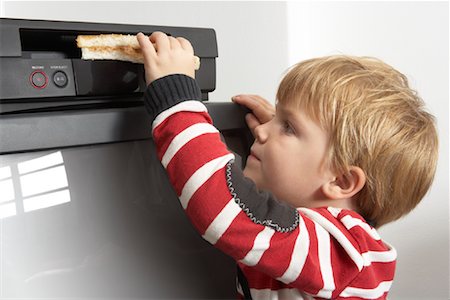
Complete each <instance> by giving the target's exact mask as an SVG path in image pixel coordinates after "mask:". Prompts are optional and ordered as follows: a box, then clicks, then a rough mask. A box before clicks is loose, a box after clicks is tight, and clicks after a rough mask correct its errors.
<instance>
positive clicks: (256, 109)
mask: <svg viewBox="0 0 450 300" xmlns="http://www.w3.org/2000/svg"><path fill="white" fill-rule="evenodd" d="M232 100H233V101H234V102H236V103H238V104H240V105H243V106H245V107H247V108H248V109H250V110H251V111H252V113H253V115H254V116H255V117H256V118H257V119H258V120H259V122H260V123H267V122H269V121H270V120H272V118H273V117H274V115H275V108H274V107H273V105H272V104H271V103H270V102H269V101H267V100H266V99H264V98H262V97H260V96H257V95H237V96H234V97H233V98H232Z"/></svg>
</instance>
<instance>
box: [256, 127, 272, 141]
mask: <svg viewBox="0 0 450 300" xmlns="http://www.w3.org/2000/svg"><path fill="white" fill-rule="evenodd" d="M268 123H269V122H268ZM268 123H264V124H261V125H258V126H256V127H255V139H256V141H258V142H259V143H261V144H263V143H265V142H266V141H267V138H268V137H269V134H268V130H267V125H268Z"/></svg>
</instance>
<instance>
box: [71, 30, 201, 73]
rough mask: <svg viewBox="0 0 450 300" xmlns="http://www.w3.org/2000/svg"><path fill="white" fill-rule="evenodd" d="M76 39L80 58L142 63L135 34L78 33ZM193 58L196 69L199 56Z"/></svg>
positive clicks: (198, 66)
mask: <svg viewBox="0 0 450 300" xmlns="http://www.w3.org/2000/svg"><path fill="white" fill-rule="evenodd" d="M76 41H77V46H78V48H81V58H82V59H86V60H97V59H112V60H121V61H129V62H133V63H140V64H143V63H144V57H143V55H142V51H141V47H140V46H139V42H138V40H137V37H136V36H135V35H124V34H99V35H79V36H78V37H77V39H76ZM194 60H195V70H198V69H199V68H200V58H199V57H197V56H194Z"/></svg>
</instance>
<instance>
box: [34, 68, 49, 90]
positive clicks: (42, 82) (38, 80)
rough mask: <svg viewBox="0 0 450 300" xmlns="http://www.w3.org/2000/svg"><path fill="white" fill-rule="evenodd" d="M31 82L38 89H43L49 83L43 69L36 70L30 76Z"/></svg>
mask: <svg viewBox="0 0 450 300" xmlns="http://www.w3.org/2000/svg"><path fill="white" fill-rule="evenodd" d="M30 80H31V84H32V85H33V86H34V87H35V88H37V89H43V88H45V87H46V85H47V82H48V81H47V75H45V73H44V72H42V71H35V72H33V73H32V74H31V76H30Z"/></svg>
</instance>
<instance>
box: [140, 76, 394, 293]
mask: <svg viewBox="0 0 450 300" xmlns="http://www.w3.org/2000/svg"><path fill="white" fill-rule="evenodd" d="M170 81H175V82H170ZM179 81H183V82H179ZM184 81H187V82H184ZM194 83H195V81H194V80H193V79H192V78H190V77H187V76H183V75H176V76H169V77H166V78H163V79H161V81H160V82H158V83H157V84H151V85H150V86H149V87H148V90H147V91H146V93H145V94H144V101H145V102H146V106H147V108H148V110H149V112H150V113H151V114H152V115H153V117H154V121H153V126H152V133H153V137H154V141H155V143H156V147H157V152H158V157H159V159H160V160H161V162H162V164H163V166H164V168H165V169H166V171H167V174H168V177H169V180H170V182H171V184H172V186H173V187H174V189H175V191H176V193H177V195H178V197H179V199H180V202H181V205H182V207H183V209H184V210H185V212H186V214H187V216H188V217H189V219H190V220H191V222H192V224H193V225H194V227H195V228H196V229H197V231H198V232H199V233H200V234H201V235H202V237H203V238H204V239H205V240H207V241H208V242H210V243H211V244H213V245H215V246H216V247H217V248H219V249H221V250H222V251H223V252H225V253H226V254H228V255H230V256H231V257H233V258H234V259H235V260H236V261H237V262H239V264H240V265H243V266H246V268H248V270H257V272H260V273H261V274H266V275H268V276H270V277H271V278H273V279H274V280H276V281H278V282H280V283H282V284H284V285H285V286H288V287H290V288H296V289H298V290H299V291H301V292H305V293H307V294H309V295H311V296H313V297H319V298H325V299H329V298H337V297H341V298H343V299H346V298H347V299H377V298H379V299H383V297H384V296H385V295H386V294H387V291H388V290H389V287H390V284H391V282H392V278H393V272H394V266H395V257H396V254H395V250H393V248H391V247H390V246H389V245H386V244H384V243H383V242H382V241H381V240H380V239H379V236H378V234H377V233H376V231H375V230H374V229H372V228H371V227H370V226H369V225H367V223H365V222H364V220H363V219H362V218H360V217H359V216H358V215H357V214H352V213H351V212H348V211H345V210H340V209H333V208H319V209H306V208H304V209H303V208H302V209H294V208H292V207H289V206H287V205H286V204H283V203H282V202H280V201H278V200H277V199H276V198H275V197H274V196H273V195H272V194H270V193H266V192H261V191H258V189H257V188H256V187H255V185H254V183H253V182H252V181H251V180H249V179H247V178H245V177H244V176H243V174H242V171H241V170H240V169H239V168H237V167H236V166H235V165H234V164H233V160H234V155H233V154H232V153H230V152H229V151H228V149H227V147H226V145H225V144H223V142H222V141H221V139H220V135H219V132H218V131H217V129H216V128H215V127H214V126H213V124H212V120H211V118H210V116H209V115H208V112H207V110H206V107H205V106H204V105H203V104H202V103H201V102H199V101H198V99H199V98H200V96H199V90H197V91H196V90H195V89H192V86H194V87H195V84H194ZM186 87H189V88H186ZM167 89H178V90H176V91H175V92H170V91H167ZM197 89H198V87H197ZM150 102H152V103H151V104H150ZM248 270H247V271H246V270H245V269H244V273H245V275H246V277H248V278H247V279H248V281H249V285H250V288H251V290H253V291H256V290H261V291H262V290H266V289H270V288H271V287H270V286H266V284H267V283H265V282H263V281H260V280H259V279H257V278H258V277H254V276H253V275H252V274H254V273H253V271H248Z"/></svg>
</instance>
